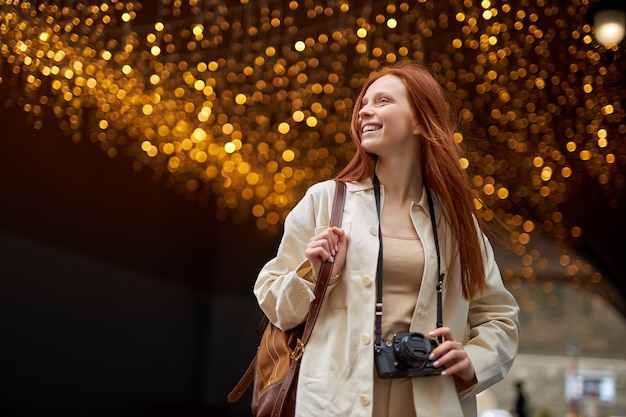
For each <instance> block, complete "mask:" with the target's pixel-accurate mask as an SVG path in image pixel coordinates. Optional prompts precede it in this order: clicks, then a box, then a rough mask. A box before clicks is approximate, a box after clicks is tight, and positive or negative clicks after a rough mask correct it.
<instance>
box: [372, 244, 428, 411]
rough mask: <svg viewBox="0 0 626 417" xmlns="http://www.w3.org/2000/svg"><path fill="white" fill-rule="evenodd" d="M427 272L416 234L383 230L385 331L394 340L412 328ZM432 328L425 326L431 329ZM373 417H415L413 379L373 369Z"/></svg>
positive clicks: (384, 335)
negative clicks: (384, 374) (384, 376)
mask: <svg viewBox="0 0 626 417" xmlns="http://www.w3.org/2000/svg"><path fill="white" fill-rule="evenodd" d="M423 272H424V248H423V246H422V242H421V241H420V240H419V239H418V238H417V237H413V236H410V237H405V236H390V235H386V234H385V233H383V319H382V333H383V338H384V339H385V340H391V339H392V338H393V336H394V335H395V334H396V333H397V332H399V331H407V330H409V324H410V323H411V318H412V317H413V312H414V310H415V305H416V303H417V295H418V293H419V290H420V286H421V283H422V275H423ZM430 330H432V329H424V330H423V331H424V332H426V331H430ZM373 407H374V408H373V417H412V416H415V409H414V406H413V388H412V384H411V378H393V379H381V378H379V377H378V373H377V371H375V372H374V402H373Z"/></svg>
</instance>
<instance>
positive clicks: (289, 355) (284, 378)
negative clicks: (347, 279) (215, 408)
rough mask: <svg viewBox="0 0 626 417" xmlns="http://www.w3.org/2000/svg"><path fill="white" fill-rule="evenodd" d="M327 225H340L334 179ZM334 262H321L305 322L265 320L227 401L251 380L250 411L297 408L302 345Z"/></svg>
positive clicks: (258, 415)
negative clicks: (284, 325)
mask: <svg viewBox="0 0 626 417" xmlns="http://www.w3.org/2000/svg"><path fill="white" fill-rule="evenodd" d="M336 183H337V190H336V191H335V200H334V202H333V211H332V214H331V218H330V226H335V227H341V218H342V215H343V206H344V201H345V196H346V184H345V182H343V181H336ZM332 269H333V264H332V263H329V262H323V263H322V267H321V270H320V273H319V274H318V279H317V283H316V284H315V291H314V293H315V299H314V300H313V301H312V302H311V306H310V307H309V313H308V315H307V319H306V322H305V323H302V324H301V325H299V326H297V327H295V328H294V329H291V330H289V331H286V332H284V331H282V330H280V329H279V328H278V327H276V326H274V325H273V324H272V323H268V325H267V327H266V328H265V331H264V332H263V336H262V337H261V342H260V343H259V347H258V349H257V354H256V357H255V358H254V359H253V360H252V363H250V366H248V369H247V370H246V372H245V373H244V375H243V376H242V377H241V380H240V381H239V382H238V383H237V385H236V386H235V388H233V390H232V391H231V392H230V393H229V394H228V402H231V403H232V402H236V401H237V400H239V398H241V396H242V395H243V393H244V392H245V391H246V390H247V389H248V387H249V386H250V383H252V388H253V391H252V414H253V415H254V416H255V417H293V416H294V415H295V411H296V387H297V385H298V371H299V369H300V359H301V358H302V354H303V353H304V347H305V345H306V343H307V341H308V340H309V337H310V336H311V332H312V330H313V326H314V325H315V321H316V320H317V316H318V314H319V310H320V307H321V305H322V300H323V299H324V294H325V293H326V288H327V287H328V282H329V281H330V275H331V272H332Z"/></svg>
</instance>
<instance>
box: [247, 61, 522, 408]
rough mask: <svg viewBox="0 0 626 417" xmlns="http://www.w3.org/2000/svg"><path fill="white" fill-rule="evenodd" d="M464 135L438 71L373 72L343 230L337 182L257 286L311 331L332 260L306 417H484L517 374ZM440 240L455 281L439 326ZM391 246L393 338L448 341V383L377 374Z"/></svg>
mask: <svg viewBox="0 0 626 417" xmlns="http://www.w3.org/2000/svg"><path fill="white" fill-rule="evenodd" d="M453 132H454V126H453V123H452V120H451V117H450V115H449V113H448V107H447V102H446V98H445V94H444V92H443V90H442V88H441V86H440V85H439V84H438V83H437V81H436V80H435V79H434V77H432V75H431V74H430V73H429V71H428V70H427V69H426V68H424V67H422V66H420V65H417V64H413V63H407V62H403V63H399V64H396V66H395V67H392V68H389V69H386V70H383V71H381V72H378V73H376V74H374V75H373V76H372V77H371V78H370V79H369V80H368V81H367V82H366V84H365V86H364V88H363V90H362V91H361V93H360V95H359V96H358V98H357V100H356V103H355V108H354V111H353V115H352V122H351V134H352V138H353V140H354V142H355V144H356V150H357V151H356V154H355V156H354V158H353V159H352V160H351V161H350V163H349V164H348V165H347V166H346V168H345V169H344V170H343V171H342V172H340V173H339V175H338V176H337V179H339V180H342V181H346V182H347V187H348V193H347V196H346V202H345V209H344V214H343V223H342V227H341V228H329V227H328V224H329V217H330V209H331V206H332V201H333V195H334V189H335V183H334V181H323V182H320V183H318V184H315V185H313V186H312V187H311V188H310V189H309V190H308V191H307V193H306V195H305V196H304V197H303V199H302V200H301V201H300V202H299V203H298V204H297V205H296V207H295V208H294V209H293V210H292V211H291V212H290V214H289V215H288V217H287V219H286V220H285V225H284V235H283V238H282V241H281V243H280V245H279V248H278V253H277V256H276V257H275V258H274V259H272V260H271V261H269V262H268V263H267V264H266V265H265V266H264V268H263V269H262V270H261V272H260V274H259V276H258V278H257V281H256V283H255V289H254V292H255V295H256V297H257V299H258V302H259V305H260V306H261V308H262V310H263V311H264V312H265V313H266V314H267V316H268V317H269V319H270V320H271V321H272V322H273V323H274V324H276V325H277V326H278V327H280V328H282V329H289V328H292V327H295V326H296V325H298V324H299V323H301V322H302V321H304V319H305V317H306V314H307V311H308V308H309V304H310V302H311V300H312V298H313V288H314V284H315V281H316V275H317V271H319V268H320V265H321V264H322V262H323V261H329V262H334V264H333V272H332V278H331V282H330V284H329V287H328V290H327V293H326V298H325V299H324V301H323V304H322V309H321V311H320V314H319V317H318V319H317V322H316V325H315V328H314V330H313V333H312V336H311V338H310V340H309V343H308V344H307V346H306V348H305V353H304V356H303V358H302V364H301V368H300V374H299V379H298V391H297V400H296V415H297V416H303V417H305V416H306V417H308V416H316V417H321V416H342V417H343V416H363V417H366V416H367V417H369V416H374V417H384V416H392V417H394V416H399V417H407V416H409V417H410V416H418V417H421V416H446V417H448V416H476V414H477V410H476V394H477V393H479V392H481V391H483V390H484V389H486V388H488V387H489V386H491V385H493V384H494V383H496V382H498V381H500V380H501V379H502V378H504V376H505V375H506V373H507V372H508V370H509V369H510V367H511V365H512V362H513V360H514V358H515V356H516V353H517V346H518V319H517V314H518V306H517V303H516V302H515V299H514V298H513V296H512V295H511V294H510V293H509V292H508V291H507V290H506V289H505V287H504V285H503V283H502V279H501V276H500V272H499V270H498V267H497V265H496V262H495V260H494V254H493V250H492V248H491V246H490V244H489V242H488V240H487V238H486V237H485V236H484V235H483V233H482V231H481V229H480V226H479V224H478V222H477V221H476V216H475V213H474V211H475V209H474V203H473V198H472V192H471V189H470V187H469V185H468V182H467V179H466V174H465V172H464V171H463V170H462V168H461V167H460V164H459V157H460V153H459V149H458V146H457V144H456V142H455V141H454V138H453ZM374 180H375V181H374ZM375 182H376V183H379V184H380V185H379V188H378V189H379V190H380V197H379V202H380V207H381V212H380V218H379V215H378V214H377V207H376V198H375V192H374V183H375ZM427 189H428V190H430V192H431V194H432V196H433V201H434V220H435V222H434V224H435V228H433V223H432V222H431V214H430V209H429V204H428V198H427V192H426V190H427ZM379 227H380V228H379ZM435 229H436V230H435ZM379 230H380V231H381V238H382V239H379ZM435 233H437V237H438V246H439V249H440V250H439V252H440V265H441V266H440V268H441V273H443V274H445V275H444V276H445V281H444V286H443V293H442V297H443V326H441V327H437V326H436V325H435V324H436V322H437V289H436V288H437V279H438V276H439V271H438V268H439V266H438V253H437V249H436V245H435ZM380 248H384V251H382V268H381V272H382V274H381V275H382V282H383V285H382V288H383V290H382V304H383V307H382V336H383V339H385V340H391V339H393V336H394V334H396V333H397V332H400V331H410V332H421V333H426V334H428V337H430V338H432V339H433V340H435V339H442V343H439V344H438V345H437V346H436V347H435V348H434V350H433V351H432V354H431V356H430V359H431V361H432V364H433V366H435V367H437V368H438V370H441V375H438V376H429V377H412V378H408V377H400V378H391V379H382V378H380V377H379V376H378V370H377V369H376V368H377V365H376V364H375V358H374V356H375V355H374V342H375V340H376V330H375V327H376V320H375V308H376V299H377V294H376V293H377V290H376V288H377V285H376V282H377V269H378V255H379V249H380Z"/></svg>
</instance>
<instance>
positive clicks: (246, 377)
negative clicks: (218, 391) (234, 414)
mask: <svg viewBox="0 0 626 417" xmlns="http://www.w3.org/2000/svg"><path fill="white" fill-rule="evenodd" d="M335 182H336V183H337V188H336V190H335V199H334V201H333V209H332V212H331V216H330V226H334V227H341V219H342V217H343V207H344V204H345V200H346V188H347V187H346V183H345V182H344V181H338V180H336V181H335ZM332 270H333V264H332V263H330V262H322V266H321V268H320V272H319V274H318V280H317V282H316V284H315V290H314V294H315V299H314V300H313V301H312V302H311V306H310V307H309V313H308V315H307V320H306V323H305V325H304V331H303V333H302V337H301V340H300V343H298V345H297V346H296V350H294V352H293V354H292V357H293V358H298V360H292V361H291V365H290V367H289V372H288V374H287V376H286V377H285V380H284V382H283V384H282V387H283V388H282V389H281V393H280V394H279V400H280V401H277V402H276V404H280V406H279V407H280V409H276V407H275V409H274V411H273V412H272V415H273V416H280V413H282V407H283V405H284V403H285V401H284V400H285V399H286V395H287V394H288V391H289V388H290V387H291V384H292V382H293V379H294V377H295V375H296V373H297V370H298V367H299V364H300V361H299V358H300V357H301V356H302V353H303V352H304V346H305V345H306V343H307V342H308V340H309V337H310V336H311V332H312V331H313V326H314V325H315V321H316V320H317V316H318V315H319V311H320V307H321V305H322V300H323V299H324V295H325V293H326V288H327V287H328V283H329V282H330V278H331V277H330V275H331V273H332ZM255 361H256V356H255V357H254V358H253V359H252V362H250V365H248V369H246V371H245V372H244V374H243V376H242V377H241V379H240V380H239V382H238V383H237V385H235V387H234V388H233V389H232V390H231V391H230V393H229V394H228V401H229V402H231V403H232V402H235V401H237V400H239V398H241V396H242V395H243V393H244V392H246V390H247V389H248V387H249V386H250V384H251V383H252V381H253V380H254V364H255ZM283 390H284V391H285V392H282V391H283Z"/></svg>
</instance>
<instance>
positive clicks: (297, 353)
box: [291, 338, 304, 362]
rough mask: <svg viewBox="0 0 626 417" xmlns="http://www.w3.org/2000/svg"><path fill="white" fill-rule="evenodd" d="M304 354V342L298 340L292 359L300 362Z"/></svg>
mask: <svg viewBox="0 0 626 417" xmlns="http://www.w3.org/2000/svg"><path fill="white" fill-rule="evenodd" d="M303 353H304V342H303V341H302V339H300V338H298V340H297V341H296V347H295V348H293V352H291V359H293V360H294V361H296V362H297V361H299V360H300V358H302V354H303Z"/></svg>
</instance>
